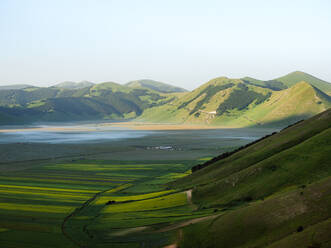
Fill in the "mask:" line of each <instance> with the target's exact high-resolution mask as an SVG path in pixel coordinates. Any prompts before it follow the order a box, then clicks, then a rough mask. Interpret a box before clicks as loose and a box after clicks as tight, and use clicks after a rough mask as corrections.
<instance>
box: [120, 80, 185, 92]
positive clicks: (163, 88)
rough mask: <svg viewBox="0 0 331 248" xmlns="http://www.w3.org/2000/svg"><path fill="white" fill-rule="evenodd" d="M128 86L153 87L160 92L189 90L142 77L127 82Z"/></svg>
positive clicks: (152, 88)
mask: <svg viewBox="0 0 331 248" xmlns="http://www.w3.org/2000/svg"><path fill="white" fill-rule="evenodd" d="M125 85H126V86H128V87H130V88H145V89H151V90H155V91H158V92H160V93H176V92H187V90H185V89H183V88H180V87H176V86H172V85H170V84H166V83H162V82H158V81H154V80H150V79H142V80H136V81H131V82H128V83H127V84H125Z"/></svg>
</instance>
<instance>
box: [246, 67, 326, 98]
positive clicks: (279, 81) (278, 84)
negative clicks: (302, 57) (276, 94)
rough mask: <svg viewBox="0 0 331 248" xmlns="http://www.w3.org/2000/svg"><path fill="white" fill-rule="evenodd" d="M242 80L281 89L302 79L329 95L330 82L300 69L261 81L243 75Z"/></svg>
mask: <svg viewBox="0 0 331 248" xmlns="http://www.w3.org/2000/svg"><path fill="white" fill-rule="evenodd" d="M242 80H243V81H245V82H246V83H249V84H252V85H256V86H260V87H266V88H269V89H272V90H283V89H286V88H289V87H292V86H293V85H295V84H296V83H299V82H302V81H304V82H307V83H309V84H311V85H312V86H314V87H316V88H318V89H319V90H322V91H324V92H325V93H327V94H328V95H331V83H329V82H326V81H323V80H321V79H319V78H316V77H314V76H312V75H310V74H308V73H305V72H301V71H295V72H292V73H289V74H287V75H285V76H283V77H279V78H275V79H273V80H267V81H262V80H258V79H255V78H251V77H244V78H242Z"/></svg>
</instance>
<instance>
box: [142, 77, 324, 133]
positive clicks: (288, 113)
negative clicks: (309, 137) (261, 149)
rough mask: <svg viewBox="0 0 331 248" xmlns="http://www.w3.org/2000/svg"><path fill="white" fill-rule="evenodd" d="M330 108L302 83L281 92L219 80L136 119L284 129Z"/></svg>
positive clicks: (223, 79)
mask: <svg viewBox="0 0 331 248" xmlns="http://www.w3.org/2000/svg"><path fill="white" fill-rule="evenodd" d="M260 84H261V85H262V83H261V82H260ZM298 103H300V104H298ZM330 107H331V97H330V96H329V95H327V94H325V93H324V92H322V91H321V90H319V89H318V88H316V87H314V86H312V85H310V84H309V83H306V82H299V83H296V84H295V85H293V86H292V87H290V88H285V89H282V90H281V89H272V88H270V87H266V85H262V86H259V85H258V82H255V83H254V85H253V84H252V83H247V82H246V81H245V80H241V79H229V78H225V77H221V78H216V79H213V80H211V81H209V82H207V83H206V84H204V85H202V86H201V87H199V88H197V89H195V90H194V91H192V92H190V93H187V94H185V95H184V96H183V97H181V98H179V99H176V100H174V101H172V102H170V103H168V104H165V105H162V106H158V107H155V108H151V109H146V110H145V111H144V113H143V114H142V115H141V116H140V117H139V118H138V119H139V120H142V121H150V122H169V123H189V124H211V125H220V126H224V127H243V126H255V125H279V126H286V125H288V124H290V123H293V122H295V121H298V120H300V119H305V118H307V117H310V116H313V115H315V114H317V113H320V112H322V111H324V110H326V109H328V108H330Z"/></svg>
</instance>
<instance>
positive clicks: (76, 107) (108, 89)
mask: <svg viewBox="0 0 331 248" xmlns="http://www.w3.org/2000/svg"><path fill="white" fill-rule="evenodd" d="M174 98H175V96H173V95H171V94H160V93H158V92H156V91H153V90H149V89H138V88H137V89H136V88H130V87H126V86H123V85H120V84H116V83H113V82H106V83H101V84H96V85H93V86H89V87H84V88H78V89H68V88H60V87H48V88H41V87H33V88H26V89H20V90H3V91H0V107H1V108H0V117H1V118H0V123H1V124H13V123H30V122H36V121H38V122H40V121H52V122H54V121H73V120H100V119H117V120H120V119H129V118H134V117H136V116H138V115H140V114H141V113H142V112H143V110H144V109H146V108H149V107H152V106H157V105H160V104H163V103H164V102H167V101H169V100H172V99H174Z"/></svg>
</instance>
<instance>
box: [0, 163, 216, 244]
mask: <svg viewBox="0 0 331 248" xmlns="http://www.w3.org/2000/svg"><path fill="white" fill-rule="evenodd" d="M191 164H192V161H176V162H173V161H162V162H160V161H143V162H142V161H138V162H128V161H107V160H78V161H74V162H70V163H63V162H58V163H55V162H53V163H46V162H45V163H42V164H37V165H32V166H31V168H28V169H24V170H15V171H6V172H3V173H1V174H0V179H1V181H0V182H1V183H0V219H1V222H0V244H1V247H6V248H7V247H8V248H10V247H83V246H84V247H86V245H87V246H88V247H109V245H110V244H111V247H135V246H137V247H140V246H141V244H142V242H143V243H144V244H145V245H146V246H145V247H159V246H162V245H166V244H168V243H169V240H171V239H174V237H175V233H174V232H172V231H169V232H159V231H158V229H160V228H162V227H163V226H165V225H169V224H172V223H175V222H178V221H183V220H186V219H190V218H194V217H201V216H205V215H208V214H210V213H211V211H206V210H203V211H202V210H201V211H196V209H195V208H194V206H193V205H192V204H191V203H190V201H188V199H187V194H186V192H178V191H176V190H173V189H172V190H170V189H167V186H166V185H165V184H166V183H168V182H169V181H172V180H174V179H176V178H179V177H182V176H185V175H188V174H189V173H190V170H189V169H190V166H191ZM109 201H115V202H116V203H115V204H112V205H107V204H106V203H107V202H109ZM134 228H138V229H137V230H140V229H141V230H145V229H146V231H142V232H138V231H137V233H136V231H134V230H133V231H132V230H131V229H134ZM17 237H19V239H18V238H17Z"/></svg>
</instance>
